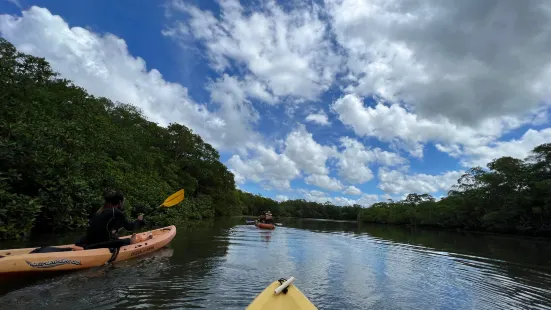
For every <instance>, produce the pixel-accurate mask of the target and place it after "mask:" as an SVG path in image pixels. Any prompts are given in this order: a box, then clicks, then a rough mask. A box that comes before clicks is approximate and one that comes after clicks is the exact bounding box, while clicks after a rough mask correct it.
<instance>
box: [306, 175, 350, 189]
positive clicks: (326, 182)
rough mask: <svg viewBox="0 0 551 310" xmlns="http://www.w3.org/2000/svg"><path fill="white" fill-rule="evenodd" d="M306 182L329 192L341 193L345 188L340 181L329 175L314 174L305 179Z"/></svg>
mask: <svg viewBox="0 0 551 310" xmlns="http://www.w3.org/2000/svg"><path fill="white" fill-rule="evenodd" d="M304 182H306V184H310V185H314V186H317V187H319V188H323V189H326V190H329V191H339V190H341V189H342V188H343V185H342V184H341V182H340V181H339V180H337V179H334V178H332V177H330V176H328V175H320V174H312V175H309V176H307V177H306V178H304Z"/></svg>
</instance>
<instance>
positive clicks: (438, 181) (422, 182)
mask: <svg viewBox="0 0 551 310" xmlns="http://www.w3.org/2000/svg"><path fill="white" fill-rule="evenodd" d="M462 174H463V172H461V171H448V172H445V173H442V174H438V175H430V174H424V173H418V174H413V175H407V174H405V173H404V172H401V171H398V170H389V169H387V168H381V169H379V173H378V178H379V185H378V187H379V188H380V189H381V190H383V191H385V193H387V194H394V195H395V194H410V193H419V194H424V193H428V194H432V193H436V192H438V191H448V190H450V189H451V187H452V185H454V184H456V182H457V179H459V178H460V177H461V175H462Z"/></svg>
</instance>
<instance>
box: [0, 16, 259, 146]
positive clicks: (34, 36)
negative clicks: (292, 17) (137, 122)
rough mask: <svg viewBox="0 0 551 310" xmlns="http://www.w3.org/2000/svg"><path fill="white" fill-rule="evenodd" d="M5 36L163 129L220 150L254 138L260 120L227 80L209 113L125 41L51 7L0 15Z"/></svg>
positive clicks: (75, 81) (21, 48)
mask: <svg viewBox="0 0 551 310" xmlns="http://www.w3.org/2000/svg"><path fill="white" fill-rule="evenodd" d="M0 34H1V35H2V36H3V37H4V38H6V39H7V40H9V41H10V42H12V43H13V44H14V45H15V46H16V47H17V48H18V49H19V50H20V51H22V52H24V53H28V54H32V55H35V56H40V57H44V58H46V60H47V61H48V62H50V64H51V65H52V68H53V69H54V70H56V71H58V72H60V73H61V75H62V76H63V77H64V78H68V79H70V80H72V81H73V82H74V83H75V84H77V85H79V86H81V87H83V88H85V89H87V90H88V91H89V92H90V93H91V94H94V95H96V96H103V97H107V98H109V99H111V100H113V101H119V102H124V103H130V104H133V105H135V106H137V107H139V108H140V109H142V110H143V112H144V114H145V116H146V117H147V118H149V119H150V120H152V121H155V122H158V123H160V124H161V125H167V124H168V123H170V122H178V123H182V124H184V125H186V126H188V127H190V128H191V129H193V131H195V132H196V133H198V134H199V135H201V137H202V138H203V139H205V140H206V141H207V142H209V143H212V144H213V145H214V146H215V147H218V148H228V149H229V148H233V147H235V146H236V145H244V144H245V143H246V142H247V141H250V140H249V139H250V138H252V137H254V136H255V135H254V134H253V133H252V132H251V131H250V129H249V127H250V124H251V123H253V122H254V121H255V120H256V119H257V118H258V117H257V114H256V111H254V109H253V108H252V107H251V106H249V105H247V102H246V100H245V99H244V96H243V94H240V93H239V89H237V88H235V87H231V85H230V86H228V84H229V82H231V81H229V80H228V79H227V78H223V79H222V80H220V81H218V82H216V83H215V85H214V86H213V90H214V94H213V99H215V101H218V102H219V103H220V109H219V110H217V111H209V110H208V108H207V107H206V106H205V105H201V104H198V103H196V102H194V101H193V100H192V99H191V98H190V96H189V95H188V90H187V88H185V87H183V86H182V85H180V84H177V83H170V82H167V81H166V80H164V79H163V77H162V75H161V73H160V72H159V71H157V70H155V69H151V70H148V69H147V67H146V63H145V61H144V60H143V59H141V58H139V57H134V56H132V55H131V54H130V53H129V51H128V47H127V45H126V42H125V41H124V40H123V39H121V38H118V37H116V36H114V35H112V34H104V35H100V34H97V33H94V32H91V31H89V30H86V29H84V28H80V27H72V28H71V27H69V25H68V24H67V23H66V22H65V21H64V20H63V19H62V18H61V17H60V16H57V15H52V14H51V13H50V11H48V10H47V9H44V8H39V7H34V6H33V7H31V8H30V9H29V10H27V11H23V12H22V16H21V17H17V16H10V15H0ZM219 87H226V88H225V94H229V96H228V99H222V96H219V95H217V93H216V91H218V90H220V88H219Z"/></svg>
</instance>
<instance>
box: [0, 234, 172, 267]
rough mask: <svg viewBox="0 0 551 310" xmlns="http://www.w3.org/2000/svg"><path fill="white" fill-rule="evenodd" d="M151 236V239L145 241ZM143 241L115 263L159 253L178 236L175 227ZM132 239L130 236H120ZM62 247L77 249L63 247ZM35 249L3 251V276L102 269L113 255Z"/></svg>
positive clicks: (125, 248) (126, 248)
mask: <svg viewBox="0 0 551 310" xmlns="http://www.w3.org/2000/svg"><path fill="white" fill-rule="evenodd" d="M150 234H151V235H152V236H153V238H152V239H147V240H146V238H147V237H148V236H149V235H150ZM136 235H138V236H139V237H140V238H142V240H144V241H142V242H139V243H135V244H131V245H128V246H123V247H121V248H120V249H119V253H118V255H117V256H116V258H115V259H114V260H113V261H112V262H120V261H124V260H128V259H131V258H135V257H139V256H142V255H145V254H147V253H151V252H154V251H157V250H159V249H161V248H163V247H165V246H166V245H168V244H169V243H170V241H172V239H173V238H174V236H176V227H175V226H168V227H163V228H159V229H155V230H151V231H147V232H143V233H139V234H136ZM123 238H130V236H125V237H121V239H123ZM59 247H63V248H66V247H74V245H64V246H59ZM34 249H36V248H25V249H11V250H1V251H0V276H2V277H6V276H10V275H15V274H21V273H24V274H28V273H39V272H52V271H64V270H76V269H86V268H91V267H96V266H101V265H103V264H105V263H108V262H110V260H112V258H113V253H111V251H110V250H109V249H105V248H103V249H93V250H81V251H67V252H52V253H32V254H30V252H31V251H33V250H34Z"/></svg>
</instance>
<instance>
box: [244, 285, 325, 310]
mask: <svg viewBox="0 0 551 310" xmlns="http://www.w3.org/2000/svg"><path fill="white" fill-rule="evenodd" d="M280 285H281V284H280V283H279V282H278V281H274V282H272V284H270V285H269V286H268V287H267V288H266V289H264V291H262V293H260V294H258V296H256V298H255V299H254V300H253V301H252V302H251V304H250V305H249V306H248V307H247V310H316V309H317V308H316V306H314V304H312V302H310V300H308V298H307V297H306V296H304V294H303V293H302V292H301V291H300V290H299V289H298V287H296V286H294V285H290V286H289V287H288V288H287V293H283V292H282V293H279V294H277V295H276V294H275V293H274V290H275V289H276V288H277V287H278V286H280Z"/></svg>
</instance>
